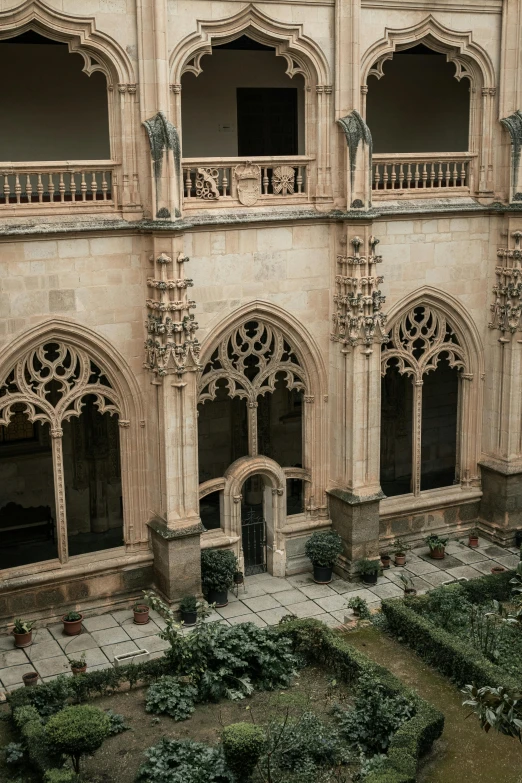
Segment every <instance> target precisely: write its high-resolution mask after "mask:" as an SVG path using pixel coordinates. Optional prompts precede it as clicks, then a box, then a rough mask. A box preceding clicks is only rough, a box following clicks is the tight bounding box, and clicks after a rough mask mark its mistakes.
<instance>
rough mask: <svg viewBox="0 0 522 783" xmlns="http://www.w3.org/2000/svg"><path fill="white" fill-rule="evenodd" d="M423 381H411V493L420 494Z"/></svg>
mask: <svg viewBox="0 0 522 783" xmlns="http://www.w3.org/2000/svg"><path fill="white" fill-rule="evenodd" d="M423 383H424V381H423V380H422V379H421V380H418V379H415V380H414V381H413V427H412V471H411V472H412V478H411V483H412V487H411V491H412V492H413V494H414V495H419V494H420V487H421V464H422V385H423Z"/></svg>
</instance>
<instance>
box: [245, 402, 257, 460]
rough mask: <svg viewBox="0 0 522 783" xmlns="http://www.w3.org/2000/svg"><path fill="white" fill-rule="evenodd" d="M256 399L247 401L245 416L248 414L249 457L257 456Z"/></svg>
mask: <svg viewBox="0 0 522 783" xmlns="http://www.w3.org/2000/svg"><path fill="white" fill-rule="evenodd" d="M257 408H258V402H257V400H256V401H254V402H249V403H248V408H247V416H248V455H249V456H250V457H257V455H258V446H257Z"/></svg>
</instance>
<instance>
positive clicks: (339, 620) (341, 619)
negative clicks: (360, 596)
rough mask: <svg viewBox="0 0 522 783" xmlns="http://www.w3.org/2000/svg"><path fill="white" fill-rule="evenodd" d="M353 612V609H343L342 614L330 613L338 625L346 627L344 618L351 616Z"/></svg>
mask: <svg viewBox="0 0 522 783" xmlns="http://www.w3.org/2000/svg"><path fill="white" fill-rule="evenodd" d="M351 611H352V610H351V609H343V610H341V611H340V612H330V614H331V616H332V617H335V619H336V620H337V625H344V618H345V617H346V615H347V614H350V612H351Z"/></svg>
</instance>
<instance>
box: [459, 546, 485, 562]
mask: <svg viewBox="0 0 522 783" xmlns="http://www.w3.org/2000/svg"><path fill="white" fill-rule="evenodd" d="M452 557H454V558H456V559H457V560H460V562H461V563H464V565H471V564H472V563H480V562H481V561H482V560H484V555H483V553H482V552H477V551H476V550H475V549H463V550H462V551H461V552H454V553H453V554H452Z"/></svg>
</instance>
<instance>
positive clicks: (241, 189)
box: [234, 161, 261, 207]
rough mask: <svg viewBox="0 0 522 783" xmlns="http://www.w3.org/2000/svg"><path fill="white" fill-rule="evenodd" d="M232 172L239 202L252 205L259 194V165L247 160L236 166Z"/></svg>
mask: <svg viewBox="0 0 522 783" xmlns="http://www.w3.org/2000/svg"><path fill="white" fill-rule="evenodd" d="M234 174H235V177H236V187H237V198H238V200H239V203H240V204H243V205H244V206H245V207H252V206H253V205H254V204H255V203H256V201H257V200H258V198H259V196H260V195H261V169H260V167H259V166H258V165H257V164H255V163H251V162H250V161H247V162H246V163H243V164H241V165H240V166H236V168H235V170H234Z"/></svg>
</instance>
